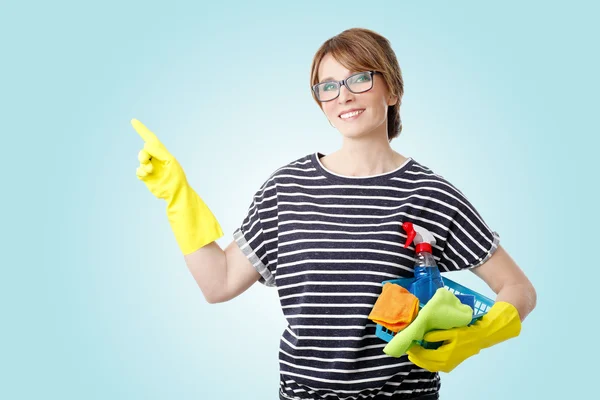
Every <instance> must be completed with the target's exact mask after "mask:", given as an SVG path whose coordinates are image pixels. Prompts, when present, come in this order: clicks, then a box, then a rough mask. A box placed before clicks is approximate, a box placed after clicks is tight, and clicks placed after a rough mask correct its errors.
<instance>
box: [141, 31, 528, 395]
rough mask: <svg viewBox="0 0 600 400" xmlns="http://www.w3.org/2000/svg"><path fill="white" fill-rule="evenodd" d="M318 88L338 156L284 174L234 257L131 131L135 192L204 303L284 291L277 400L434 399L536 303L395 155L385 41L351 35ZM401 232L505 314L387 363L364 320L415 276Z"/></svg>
mask: <svg viewBox="0 0 600 400" xmlns="http://www.w3.org/2000/svg"><path fill="white" fill-rule="evenodd" d="M311 88H312V93H313V96H314V99H315V101H317V103H318V105H319V107H320V108H321V110H322V111H323V113H324V114H325V116H326V117H327V119H328V120H329V121H330V122H331V124H332V125H333V126H334V127H336V128H337V130H338V131H339V132H340V134H341V137H342V143H341V147H340V149H339V150H337V151H335V152H333V153H331V154H328V155H324V154H322V153H320V152H318V151H315V152H313V153H311V154H307V155H303V156H301V157H299V158H297V159H295V160H293V161H291V162H289V163H287V164H285V165H282V166H281V167H280V168H278V169H277V170H275V171H274V172H273V173H272V174H271V175H270V176H269V177H268V178H267V179H266V180H265V181H264V183H263V184H262V185H261V187H260V188H259V189H258V190H257V191H256V193H255V195H254V197H253V198H252V200H251V202H250V206H249V208H248V212H247V214H246V217H245V218H244V220H243V221H242V223H241V224H240V226H239V228H237V229H236V230H235V232H234V233H233V239H234V240H233V241H232V242H231V244H229V246H228V247H227V248H226V249H225V251H223V250H222V249H221V248H220V247H219V245H218V244H217V243H216V242H215V240H216V239H218V238H219V237H220V236H221V235H222V231H221V228H220V226H219V224H218V222H217V220H216V218H215V217H214V216H213V215H212V213H211V212H210V210H209V209H208V207H207V206H206V205H205V204H204V202H203V201H202V199H201V198H200V197H199V196H198V195H197V194H196V192H195V191H194V190H193V189H192V188H191V187H190V186H189V185H188V182H187V179H186V177H185V174H184V172H183V169H182V167H181V166H180V165H179V163H178V162H177V161H176V159H175V158H174V157H173V156H172V155H171V153H169V152H168V151H167V150H166V148H165V147H164V146H163V145H162V143H160V142H159V140H158V138H157V137H156V135H154V134H153V133H152V132H150V131H149V130H148V129H146V128H145V127H144V126H143V125H141V123H139V121H134V127H135V128H136V130H137V131H138V132H139V133H140V135H141V136H142V138H143V139H144V141H145V145H144V149H143V150H142V151H141V152H140V154H139V160H140V167H139V168H138V172H137V174H138V178H139V179H141V180H142V181H143V182H144V183H145V184H146V185H147V186H148V188H149V189H150V191H151V192H152V193H153V194H154V195H155V196H157V197H159V198H163V199H165V200H166V201H167V214H168V217H169V222H170V223H171V227H172V228H173V231H174V233H175V236H176V239H177V241H178V243H180V245H181V249H182V251H183V253H184V255H185V260H186V263H187V265H188V268H189V270H190V271H191V273H192V275H193V276H194V279H195V280H196V282H197V283H198V286H199V287H200V289H201V290H202V292H203V294H204V296H205V298H206V300H207V301H208V302H209V303H218V302H223V301H228V300H230V299H232V298H234V297H236V296H238V295H239V294H241V293H242V292H244V291H245V290H247V289H248V288H249V287H251V286H252V285H253V284H254V283H256V282H257V281H258V282H260V283H262V284H264V285H266V286H269V287H274V288H276V289H277V292H278V296H279V301H280V303H281V307H282V312H283V315H284V317H285V318H286V322H287V327H286V328H285V330H284V331H283V333H282V335H281V340H280V349H279V367H280V387H279V398H280V399H281V400H288V399H294V400H314V399H328V400H340V399H351V400H356V399H372V400H383V399H385V400H403V399H421V400H425V399H437V398H438V397H439V394H438V393H439V389H440V377H439V375H438V373H437V371H440V370H441V371H447V370H449V369H452V368H454V367H455V366H456V365H458V364H459V363H460V362H462V361H463V360H464V359H466V358H467V357H469V356H472V355H474V354H477V352H478V351H479V350H480V349H482V348H484V347H489V346H491V345H494V344H497V343H499V342H501V341H504V340H506V339H508V338H510V337H514V336H516V335H518V333H519V332H520V327H521V326H520V321H521V320H523V319H524V318H525V316H526V315H527V314H528V313H529V312H530V311H531V310H532V309H533V307H534V306H535V291H534V290H533V287H532V286H531V284H530V283H529V281H528V280H527V278H526V277H525V275H524V274H523V273H522V271H521V270H520V269H519V267H518V266H517V265H516V264H514V262H512V260H511V259H510V257H508V254H507V253H506V252H505V251H504V250H503V249H502V248H501V247H500V246H499V240H500V236H499V235H498V233H497V232H495V231H494V230H492V229H491V228H490V227H489V226H488V225H487V224H486V222H485V221H484V219H483V218H482V216H481V215H480V214H479V213H478V212H477V210H476V208H475V207H474V206H473V205H472V204H471V203H470V202H469V200H468V199H467V198H466V197H465V196H464V194H463V193H462V192H461V191H460V190H458V189H457V188H456V187H455V186H453V185H452V184H451V183H450V182H448V181H447V180H446V179H444V178H443V177H442V176H441V175H439V174H437V173H435V172H434V171H432V170H431V169H430V168H428V167H426V166H425V165H423V164H421V163H419V162H417V161H416V160H414V159H413V158H412V157H405V156H403V155H402V154H400V153H398V152H396V151H394V150H393V149H392V148H391V146H390V142H391V140H393V139H394V138H396V137H398V135H399V134H400V132H401V131H402V124H401V122H400V104H401V99H402V96H403V94H404V84H403V81H402V75H401V72H400V67H399V65H398V61H397V59H396V56H395V54H394V52H393V50H392V49H391V46H390V43H389V42H388V41H387V39H385V38H383V37H382V36H381V35H379V34H377V33H375V32H373V31H370V30H366V29H349V30H347V31H344V32H342V33H340V34H339V35H337V36H335V37H333V38H331V39H329V40H327V41H326V42H325V43H324V44H323V45H322V46H321V48H320V49H319V50H318V51H317V53H316V55H315V57H314V60H313V63H312V67H311ZM405 222H412V223H417V224H419V225H420V226H422V227H424V228H425V229H427V230H428V231H429V232H431V233H432V235H433V236H434V237H435V239H436V245H435V246H433V247H432V255H433V257H434V259H435V261H436V262H437V265H438V266H439V267H440V268H441V269H442V272H444V271H446V272H447V271H457V270H467V269H473V271H477V272H476V274H477V276H479V277H481V278H482V279H483V280H484V281H485V282H486V283H487V284H488V285H489V286H490V287H491V288H492V289H493V290H495V291H496V292H497V293H498V298H497V302H496V304H497V305H498V306H494V307H495V308H494V307H492V309H491V310H490V312H489V317H488V318H487V319H485V320H484V319H482V323H481V324H480V325H478V326H477V327H475V328H474V329H464V330H461V331H453V330H447V331H444V335H446V336H445V337H448V338H449V339H448V340H449V342H450V343H449V344H448V346H447V347H446V346H442V347H440V349H439V350H435V351H434V353H433V354H432V353H428V352H426V351H425V352H421V351H419V349H418V346H413V347H417V349H414V350H413V349H409V353H410V351H413V354H412V356H411V357H409V355H407V354H403V355H401V356H400V357H391V356H388V355H387V354H385V353H384V352H383V348H384V347H385V345H386V343H385V342H384V341H382V340H381V339H379V338H378V337H377V335H376V334H375V331H376V325H375V324H374V323H371V321H370V320H369V314H370V311H371V310H372V309H373V307H374V304H375V302H376V300H377V298H378V296H379V295H380V294H381V290H382V282H384V281H388V280H390V279H396V278H406V277H412V276H413V275H414V270H413V267H414V250H415V249H414V247H407V248H405V247H404V246H403V245H402V243H404V242H405V241H406V235H405V233H404V231H403V229H402V225H403V223H405ZM484 318H485V317H484ZM482 338H486V339H485V340H483V339H482ZM490 338H492V339H490ZM448 349H450V350H448ZM266 397H269V396H266Z"/></svg>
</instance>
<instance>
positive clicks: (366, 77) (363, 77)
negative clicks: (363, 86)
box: [356, 74, 371, 82]
mask: <svg viewBox="0 0 600 400" xmlns="http://www.w3.org/2000/svg"><path fill="white" fill-rule="evenodd" d="M370 80H371V76H370V75H369V74H360V75H358V76H357V77H356V82H368V81H370Z"/></svg>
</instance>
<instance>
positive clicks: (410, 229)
mask: <svg viewBox="0 0 600 400" xmlns="http://www.w3.org/2000/svg"><path fill="white" fill-rule="evenodd" d="M402 228H404V230H405V231H406V236H407V237H406V243H405V244H404V248H407V247H408V246H409V245H410V244H411V242H412V241H413V240H414V242H415V252H416V254H417V256H416V262H415V266H414V271H415V281H414V282H413V283H412V284H411V287H410V289H409V290H410V292H411V293H412V294H414V295H415V296H417V297H418V298H419V301H420V302H421V304H426V303H427V302H428V301H429V299H431V298H432V297H433V295H434V294H435V292H436V291H437V290H438V289H439V288H441V287H444V280H443V279H442V276H441V274H440V270H439V269H438V266H437V263H436V262H435V259H434V258H433V254H432V252H431V246H433V245H434V244H435V238H434V237H433V235H432V234H431V232H429V231H428V230H427V229H425V228H423V227H421V226H418V225H415V224H413V223H411V222H404V223H403V224H402Z"/></svg>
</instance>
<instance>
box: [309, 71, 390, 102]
mask: <svg viewBox="0 0 600 400" xmlns="http://www.w3.org/2000/svg"><path fill="white" fill-rule="evenodd" d="M375 74H380V72H377V71H365V72H359V73H357V74H354V75H350V76H349V77H347V78H346V79H343V80H341V81H328V82H322V83H317V84H316V85H314V86H313V87H312V88H311V89H312V91H313V92H314V93H315V96H316V97H317V100H319V101H320V102H325V101H331V100H335V99H337V98H338V96H339V95H340V89H341V87H342V85H344V86H346V88H347V89H348V90H349V91H350V92H352V93H354V94H358V93H363V92H366V91H368V90H371V89H372V88H373V75H375Z"/></svg>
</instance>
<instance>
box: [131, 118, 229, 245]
mask: <svg viewBox="0 0 600 400" xmlns="http://www.w3.org/2000/svg"><path fill="white" fill-rule="evenodd" d="M131 125H133V128H134V129H135V130H136V131H137V133H138V134H139V135H140V136H141V137H142V139H143V140H144V148H143V149H142V150H140V152H139V154H138V160H139V162H140V166H139V167H138V169H137V171H136V175H137V177H138V178H139V179H140V180H141V181H143V182H144V183H145V184H146V186H147V187H148V189H149V190H150V192H151V193H152V194H153V195H155V196H156V197H158V198H159V199H163V200H166V202H167V217H168V219H169V223H170V224H171V228H172V229H173V233H174V234H175V239H176V240H177V243H178V245H179V248H180V249H181V251H182V252H183V254H184V255H187V254H190V253H193V252H194V251H196V250H198V249H199V248H201V247H204V246H206V245H207V244H209V243H211V242H213V241H215V240H217V239H218V238H220V237H221V236H223V231H222V230H221V226H220V225H219V222H217V219H216V218H215V216H214V215H213V214H212V212H211V211H210V209H209V208H208V207H207V206H206V204H204V201H202V199H201V198H200V196H198V194H196V192H195V191H194V189H192V188H191V187H190V185H188V182H187V179H186V177H185V173H184V172H183V168H181V165H179V162H177V160H176V159H175V157H173V156H172V155H171V154H170V153H169V152H168V151H167V149H166V148H165V146H164V145H163V144H162V143H161V142H160V141H159V140H158V138H157V137H156V135H155V134H154V133H152V132H151V131H150V130H149V129H148V128H146V127H145V126H144V124H142V123H141V122H140V121H138V120H137V119H132V120H131Z"/></svg>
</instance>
